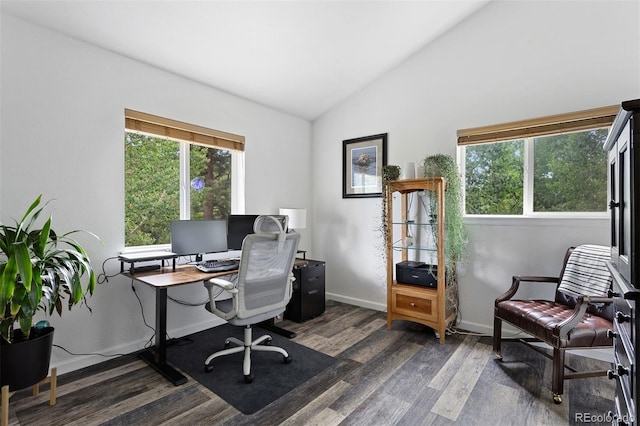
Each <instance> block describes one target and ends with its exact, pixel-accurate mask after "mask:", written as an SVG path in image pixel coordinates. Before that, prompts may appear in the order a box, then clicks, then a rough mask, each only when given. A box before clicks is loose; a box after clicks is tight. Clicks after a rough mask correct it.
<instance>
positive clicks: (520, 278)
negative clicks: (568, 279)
mask: <svg viewBox="0 0 640 426" xmlns="http://www.w3.org/2000/svg"><path fill="white" fill-rule="evenodd" d="M521 282H529V283H556V284H558V283H559V282H560V278H559V277H543V276H540V277H537V276H526V275H514V276H513V278H512V280H511V288H509V290H507V291H505V292H504V293H502V294H501V295H500V296H498V297H497V298H496V305H497V304H498V303H500V302H504V301H505V300H509V299H511V298H512V297H513V296H514V295H515V294H516V292H517V291H518V288H519V287H520V283H521Z"/></svg>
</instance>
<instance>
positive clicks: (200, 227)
mask: <svg viewBox="0 0 640 426" xmlns="http://www.w3.org/2000/svg"><path fill="white" fill-rule="evenodd" d="M171 251H172V252H174V253H175V254H177V255H178V256H191V255H196V261H198V262H199V261H201V260H202V255H203V254H206V253H217V252H223V251H227V221H226V220H172V221H171Z"/></svg>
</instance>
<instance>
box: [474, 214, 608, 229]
mask: <svg viewBox="0 0 640 426" xmlns="http://www.w3.org/2000/svg"><path fill="white" fill-rule="evenodd" d="M609 220H610V217H609V214H608V213H603V214H588V215H587V214H585V215H575V216H557V215H553V216H498V215H468V216H464V217H463V221H464V223H465V224H466V225H483V226H558V227H584V226H589V224H590V223H592V224H594V225H598V226H602V225H604V224H606V223H608V222H609Z"/></svg>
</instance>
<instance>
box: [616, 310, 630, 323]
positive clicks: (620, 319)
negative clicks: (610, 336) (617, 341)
mask: <svg viewBox="0 0 640 426" xmlns="http://www.w3.org/2000/svg"><path fill="white" fill-rule="evenodd" d="M616 321H618V322H619V323H623V322H627V321H629V322H630V321H631V315H626V314H624V313H622V312H620V311H617V312H616Z"/></svg>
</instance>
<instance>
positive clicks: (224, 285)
mask: <svg viewBox="0 0 640 426" xmlns="http://www.w3.org/2000/svg"><path fill="white" fill-rule="evenodd" d="M204 286H205V287H206V288H207V291H208V293H209V303H208V305H209V308H208V309H209V310H210V311H211V312H213V313H214V314H216V315H217V316H219V317H220V318H222V319H224V320H227V321H228V320H230V319H231V318H233V317H235V316H236V315H237V314H238V289H237V288H235V284H234V283H232V282H231V281H227V280H225V279H222V278H211V279H209V280H207V281H205V282H204ZM213 287H218V288H221V289H223V290H225V291H227V292H229V293H231V298H232V300H233V302H232V303H233V309H232V310H231V311H229V312H224V311H221V310H220V309H218V307H217V306H216V301H215V298H216V295H214V294H213Z"/></svg>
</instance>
